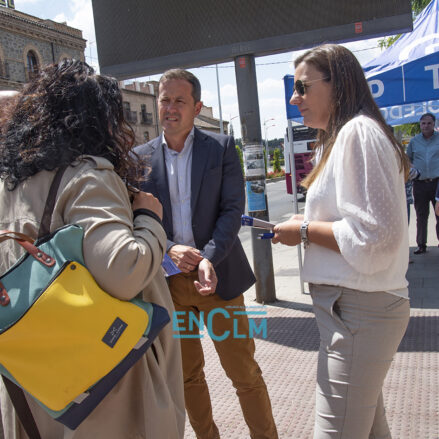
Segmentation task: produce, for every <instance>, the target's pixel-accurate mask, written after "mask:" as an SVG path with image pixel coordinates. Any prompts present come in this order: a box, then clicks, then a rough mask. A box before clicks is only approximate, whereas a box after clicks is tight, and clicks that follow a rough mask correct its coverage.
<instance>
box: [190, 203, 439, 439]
mask: <svg viewBox="0 0 439 439" xmlns="http://www.w3.org/2000/svg"><path fill="white" fill-rule="evenodd" d="M291 210H292V209H291ZM284 216H285V217H287V215H284ZM273 219H274V220H276V221H279V220H281V219H282V218H277V219H275V218H273ZM415 222H416V220H415V215H414V211H413V207H412V222H411V224H410V227H409V235H410V254H411V256H410V258H411V259H412V260H413V263H412V264H410V265H409V269H408V273H407V278H408V280H409V282H410V286H409V291H410V301H411V306H412V310H411V319H410V323H409V327H408V329H407V332H406V335H405V337H404V339H403V341H402V343H401V345H400V347H399V350H398V353H397V354H396V356H395V359H394V361H393V364H392V366H391V369H390V371H389V373H388V375H387V378H386V381H385V385H384V398H385V405H386V410H387V417H388V421H389V425H390V427H391V430H392V435H393V439H439V354H438V352H439V309H438V308H439V248H438V247H437V240H436V236H435V230H434V216H433V215H432V212H431V214H430V222H429V238H430V242H429V244H430V247H428V253H426V254H423V255H413V250H414V249H415V248H416V242H415V235H416V224H415ZM246 233H248V232H247V231H245V230H243V231H242V232H241V233H240V236H241V237H242V241H243V243H244V248H245V251H246V253H247V255H248V257H249V260H250V261H252V258H253V256H252V249H251V242H250V239H248V236H246ZM272 247H273V265H274V271H275V283H276V295H277V299H278V301H277V302H275V303H272V304H269V305H267V306H266V307H265V311H266V312H267V314H266V316H265V317H266V318H267V337H266V338H265V339H264V338H263V337H261V336H257V337H256V358H257V360H258V362H259V365H260V367H261V369H262V371H263V374H264V378H265V381H266V383H267V387H268V390H269V393H270V397H271V402H272V406H273V414H274V418H275V421H276V424H277V426H278V431H279V437H280V438H282V439H287V438H288V439H309V438H312V431H313V422H314V413H313V411H314V386H315V375H316V360H317V349H318V343H319V336H318V330H317V327H316V324H315V320H314V316H313V313H312V307H311V299H310V297H309V295H307V294H302V293H301V289H300V280H299V270H298V258H297V250H296V249H295V248H289V247H283V246H279V245H275V246H272ZM306 288H307V285H306V284H305V291H306ZM245 301H246V305H247V306H248V307H249V310H251V309H252V308H251V307H255V306H257V305H258V304H257V303H256V302H255V291H254V288H252V289H250V290H249V291H248V292H246V293H245ZM256 320H258V319H256ZM259 323H260V319H259ZM202 343H203V347H204V352H205V359H206V368H205V372H206V377H207V381H208V384H209V389H210V393H211V398H212V404H213V412H214V418H215V421H216V423H217V425H218V428H219V430H220V433H221V438H223V439H225V438H228V439H241V438H248V437H249V433H248V429H247V427H246V425H245V423H244V420H243V417H242V413H241V410H240V407H239V403H238V399H237V397H236V394H235V391H234V389H233V387H232V385H231V384H230V381H229V380H228V378H227V377H226V376H225V374H224V372H223V370H222V368H221V365H220V363H219V361H218V357H217V355H216V352H215V349H214V347H213V343H212V342H211V340H210V339H209V337H208V335H206V336H205V337H204V338H203V340H202ZM194 438H195V435H194V433H193V430H192V428H191V426H190V424H189V422H187V426H186V434H185V439H194ZM348 439H357V438H348Z"/></svg>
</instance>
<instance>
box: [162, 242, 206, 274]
mask: <svg viewBox="0 0 439 439" xmlns="http://www.w3.org/2000/svg"><path fill="white" fill-rule="evenodd" d="M168 255H169V257H170V258H171V259H172V260H173V261H174V263H175V265H176V266H177V267H178V268H179V269H180V270H181V271H182V272H183V273H189V272H190V271H193V270H195V268H196V267H197V265H198V264H199V263H200V261H201V260H202V259H203V257H202V256H201V253H200V250H198V249H196V248H193V247H189V246H188V245H181V244H176V245H173V246H172V247H171V248H170V249H169V250H168Z"/></svg>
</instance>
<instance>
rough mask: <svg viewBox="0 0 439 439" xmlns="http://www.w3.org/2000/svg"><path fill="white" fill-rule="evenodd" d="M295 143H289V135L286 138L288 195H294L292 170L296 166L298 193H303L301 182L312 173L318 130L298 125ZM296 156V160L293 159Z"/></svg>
mask: <svg viewBox="0 0 439 439" xmlns="http://www.w3.org/2000/svg"><path fill="white" fill-rule="evenodd" d="M292 131H293V142H292V144H291V143H290V142H289V139H288V134H287V135H286V136H285V142H284V148H285V151H284V157H285V182H286V185H287V193H289V194H292V193H293V182H292V177H291V174H292V172H291V171H292V170H291V166H294V168H295V170H296V187H297V192H298V193H303V188H302V186H301V185H300V182H301V181H302V180H303V179H304V178H305V177H306V176H307V175H308V174H309V173H310V172H311V170H312V168H313V164H312V161H311V159H312V151H313V149H314V145H315V141H316V136H317V130H315V129H313V128H309V127H306V126H304V125H297V126H294V127H293V130H292ZM293 156H294V159H293Z"/></svg>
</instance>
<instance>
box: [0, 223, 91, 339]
mask: <svg viewBox="0 0 439 439" xmlns="http://www.w3.org/2000/svg"><path fill="white" fill-rule="evenodd" d="M83 237H84V230H83V229H82V227H80V226H77V225H68V226H65V227H62V228H61V229H58V230H56V231H55V232H54V233H53V234H51V235H48V236H46V237H44V238H42V239H41V240H40V241H39V242H40V243H41V244H38V247H39V248H40V249H41V250H42V251H43V252H45V253H47V254H48V255H49V256H51V257H52V258H54V260H55V265H53V266H52V267H47V266H45V265H44V264H42V263H41V262H38V261H37V260H36V259H35V258H33V257H32V256H30V255H29V254H28V253H26V254H25V255H23V257H22V258H20V259H19V260H18V261H17V262H16V263H15V264H14V265H13V266H12V267H11V268H10V269H9V270H8V271H7V272H6V273H5V274H4V275H3V276H2V277H1V278H0V279H1V281H2V282H3V285H4V286H5V288H6V291H7V292H8V295H9V298H10V304H9V305H8V312H2V313H0V333H2V332H3V331H5V330H6V329H7V328H9V327H10V326H12V325H13V324H14V323H15V322H17V321H18V320H19V319H20V318H21V317H22V316H23V315H24V314H25V313H26V311H27V310H28V309H29V307H30V306H32V304H33V303H34V302H35V301H36V300H37V299H38V298H39V297H40V295H41V293H42V292H43V291H44V290H45V289H46V287H47V285H48V284H49V283H50V282H51V281H52V280H53V279H54V278H56V276H57V275H58V273H59V272H60V271H61V269H62V267H63V265H64V264H65V263H66V262H68V261H76V262H79V263H81V264H82V265H84V258H83V256H82V240H83Z"/></svg>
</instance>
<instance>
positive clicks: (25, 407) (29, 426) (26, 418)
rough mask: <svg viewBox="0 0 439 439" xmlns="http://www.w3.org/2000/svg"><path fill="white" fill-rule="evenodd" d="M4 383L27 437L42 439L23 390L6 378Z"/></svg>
mask: <svg viewBox="0 0 439 439" xmlns="http://www.w3.org/2000/svg"><path fill="white" fill-rule="evenodd" d="M3 382H4V383H5V387H6V390H7V391H8V393H9V397H10V398H11V401H12V405H13V406H14V408H15V411H16V412H17V416H18V419H20V422H21V423H22V425H23V428H24V430H25V431H26V433H27V435H28V436H29V438H30V439H41V436H40V432H39V431H38V427H37V424H36V423H35V419H34V417H33V415H32V412H31V411H30V407H29V404H28V403H27V401H26V397H25V396H24V392H23V390H22V389H21V388H20V387H18V386H17V385H16V384H15V383H13V382H12V381H11V380H9V379H8V378H6V377H5V376H3Z"/></svg>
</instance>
